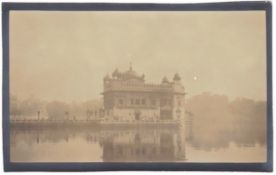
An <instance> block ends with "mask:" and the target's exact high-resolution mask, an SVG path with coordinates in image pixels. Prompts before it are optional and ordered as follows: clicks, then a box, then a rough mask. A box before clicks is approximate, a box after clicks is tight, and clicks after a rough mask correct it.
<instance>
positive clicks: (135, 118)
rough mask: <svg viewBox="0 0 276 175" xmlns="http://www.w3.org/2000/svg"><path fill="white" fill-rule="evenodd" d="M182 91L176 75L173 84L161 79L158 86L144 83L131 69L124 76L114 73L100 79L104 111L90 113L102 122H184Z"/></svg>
mask: <svg viewBox="0 0 276 175" xmlns="http://www.w3.org/2000/svg"><path fill="white" fill-rule="evenodd" d="M184 95H185V92H184V87H183V86H182V83H181V78H180V76H179V75H178V74H177V73H176V74H175V75H174V78H173V81H169V80H168V79H167V78H166V77H164V78H163V80H162V82H161V84H148V83H145V80H144V75H141V76H139V75H137V74H136V72H135V71H134V70H132V67H130V68H129V70H128V71H126V72H119V71H118V70H117V69H116V70H115V71H114V72H113V74H112V77H109V76H108V75H107V76H105V78H104V92H103V98H104V107H103V109H102V110H96V111H92V112H90V114H91V117H93V116H94V117H95V116H99V117H100V118H101V120H102V121H112V122H113V123H116V122H129V123H139V122H151V123H154V122H163V123H166V122H170V123H171V122H174V123H179V121H180V120H182V119H183V118H184V115H185V112H184V111H185V110H184Z"/></svg>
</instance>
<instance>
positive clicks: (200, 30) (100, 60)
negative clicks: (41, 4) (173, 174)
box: [8, 9, 271, 164]
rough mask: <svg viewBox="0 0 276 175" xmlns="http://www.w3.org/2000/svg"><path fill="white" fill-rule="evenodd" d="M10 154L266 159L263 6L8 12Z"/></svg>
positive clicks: (120, 159)
mask: <svg viewBox="0 0 276 175" xmlns="http://www.w3.org/2000/svg"><path fill="white" fill-rule="evenodd" d="M8 32H9V33H8V34H9V35H8V41H9V43H8V44H9V45H8V53H9V56H8V60H9V69H8V75H9V83H8V87H9V90H8V106H9V107H8V108H9V109H8V110H9V116H8V123H9V124H8V126H9V132H8V134H9V136H8V137H9V138H8V142H9V143H8V145H9V148H8V150H9V153H8V155H9V158H8V159H9V161H10V162H11V163H15V164H20V163H87V162H88V163H89V162H92V163H93V162H94V163H95V162H102V163H109V162H112V163H116V162H117V163H183V164H185V163H249V164H250V163H257V164H258V163H260V164H262V163H267V161H268V156H269V155H268V140H267V139H268V125H267V123H268V121H267V120H268V115H271V114H270V113H269V111H268V109H269V107H270V106H269V105H270V104H269V103H268V96H269V93H270V92H268V89H269V87H268V86H270V85H269V84H268V77H267V76H268V72H269V70H268V67H267V64H268V62H267V61H268V50H267V47H268V46H267V44H268V42H267V39H268V38H267V36H268V34H267V11H266V9H263V10H196V11H193V10H149V11H147V10H143V11H139V10H122V11H120V10H101V9H99V10H95V11H93V10H12V9H11V10H9V28H8Z"/></svg>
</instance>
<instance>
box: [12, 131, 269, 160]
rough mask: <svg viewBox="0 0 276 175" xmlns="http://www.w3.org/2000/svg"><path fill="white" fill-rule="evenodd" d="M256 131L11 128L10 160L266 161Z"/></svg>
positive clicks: (264, 147)
mask: <svg viewBox="0 0 276 175" xmlns="http://www.w3.org/2000/svg"><path fill="white" fill-rule="evenodd" d="M262 138H263V137H261V138H260V137H258V136H257V135H254V133H250V131H248V132H238V133H237V132H236V130H235V132H234V131H230V132H229V131H221V130H205V131H204V132H201V130H200V129H199V128H198V129H191V128H189V127H188V126H186V127H180V128H176V127H136V128H124V127H119V128H118V127H117V128H114V127H104V128H103V127H99V128H92V127H79V126H78V127H72V126H71V127H51V128H47V127H43V128H40V127H35V128H30V127H12V129H11V135H10V144H11V150H10V156H11V161H12V162H265V161H266V142H265V140H263V139H262Z"/></svg>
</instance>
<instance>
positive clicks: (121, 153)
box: [102, 130, 185, 162]
mask: <svg viewBox="0 0 276 175" xmlns="http://www.w3.org/2000/svg"><path fill="white" fill-rule="evenodd" d="M182 138H183V137H181V136H180V135H179V133H177V132H172V131H164V130H162V131H160V130H159V131H154V130H152V131H150V130H149V131H147V130H146V131H144V132H141V131H139V132H132V133H127V134H124V135H121V136H118V137H114V138H112V139H108V140H105V141H104V142H103V143H102V145H103V161H105V162H113V161H116V162H120V161H121V162H124V161H134V162H139V161H142V162H146V161H159V162H164V161H180V160H181V161H184V160H185V143H184V142H185V141H184V140H181V139H182Z"/></svg>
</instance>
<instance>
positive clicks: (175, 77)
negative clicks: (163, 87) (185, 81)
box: [173, 73, 181, 81]
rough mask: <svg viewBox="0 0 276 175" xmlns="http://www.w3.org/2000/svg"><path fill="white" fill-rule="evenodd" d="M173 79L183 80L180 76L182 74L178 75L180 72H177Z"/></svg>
mask: <svg viewBox="0 0 276 175" xmlns="http://www.w3.org/2000/svg"><path fill="white" fill-rule="evenodd" d="M173 80H174V81H180V80H181V78H180V76H179V75H178V73H176V74H175V75H174V77H173Z"/></svg>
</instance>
